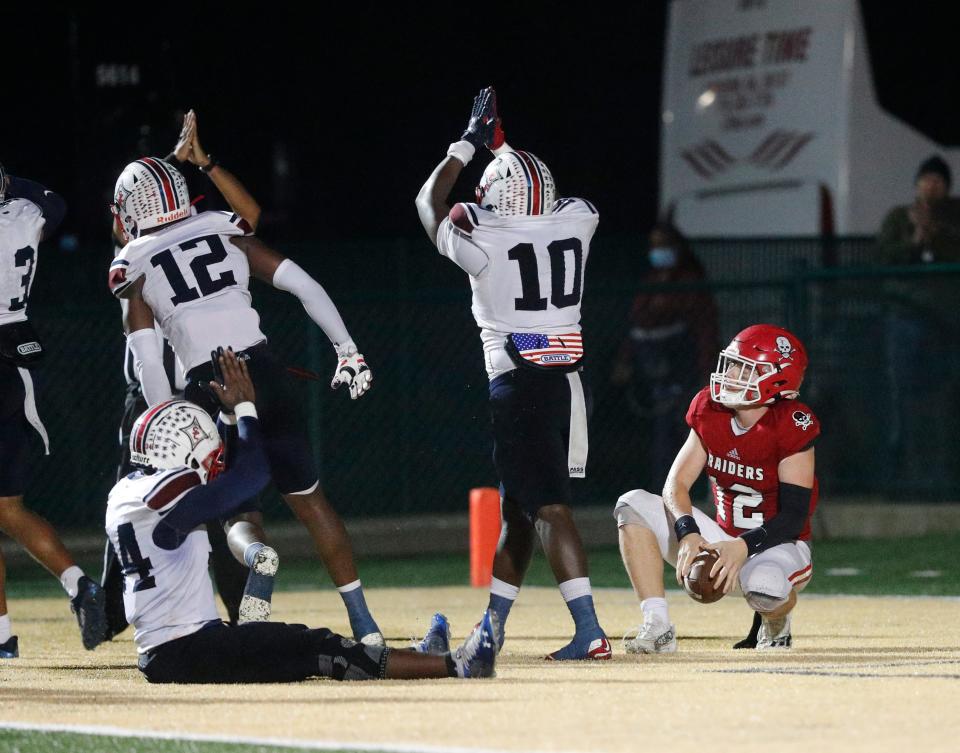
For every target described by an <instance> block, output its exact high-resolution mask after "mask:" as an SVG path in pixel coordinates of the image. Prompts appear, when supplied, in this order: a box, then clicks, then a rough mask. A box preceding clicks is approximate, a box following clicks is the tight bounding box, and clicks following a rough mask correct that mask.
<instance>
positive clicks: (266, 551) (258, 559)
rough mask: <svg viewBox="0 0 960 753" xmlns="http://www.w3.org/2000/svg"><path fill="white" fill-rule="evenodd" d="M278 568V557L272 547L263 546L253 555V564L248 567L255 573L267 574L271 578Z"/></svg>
mask: <svg viewBox="0 0 960 753" xmlns="http://www.w3.org/2000/svg"><path fill="white" fill-rule="evenodd" d="M279 568H280V557H279V555H278V554H277V550H276V549H274V548H273V547H270V546H265V547H263V548H261V549H260V550H259V551H258V552H257V553H256V554H255V555H253V564H252V565H251V566H250V569H251V570H253V572H255V573H256V574H257V575H267V576H269V577H271V578H272V577H273V576H274V575H276V574H277V570H278V569H279Z"/></svg>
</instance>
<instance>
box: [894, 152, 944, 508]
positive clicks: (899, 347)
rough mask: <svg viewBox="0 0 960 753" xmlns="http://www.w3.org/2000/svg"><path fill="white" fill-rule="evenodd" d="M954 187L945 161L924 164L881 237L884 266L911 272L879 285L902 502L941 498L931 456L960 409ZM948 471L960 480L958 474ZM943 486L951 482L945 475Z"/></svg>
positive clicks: (896, 485)
mask: <svg viewBox="0 0 960 753" xmlns="http://www.w3.org/2000/svg"><path fill="white" fill-rule="evenodd" d="M950 183H951V173H950V167H949V165H947V163H946V161H945V160H944V159H943V158H942V157H941V156H939V155H932V156H930V157H928V158H927V159H925V160H924V161H923V162H921V163H920V166H919V167H918V168H917V172H916V175H915V178H914V200H913V202H912V203H911V204H907V205H905V206H899V207H895V208H893V209H891V210H890V211H889V212H888V213H887V216H886V218H885V219H884V221H883V225H882V226H881V228H880V233H879V235H878V236H877V247H878V251H879V256H880V260H881V262H882V263H884V264H887V265H893V266H907V267H913V271H911V272H910V273H907V272H906V270H904V274H902V275H896V276H893V275H891V276H890V277H888V278H886V279H885V284H884V286H883V288H882V290H883V295H884V299H883V305H884V310H885V312H886V316H885V319H884V337H885V341H886V342H885V356H886V364H887V384H888V390H889V393H888V396H887V397H888V399H889V404H890V405H891V406H893V415H892V416H891V419H890V423H889V427H888V432H887V437H888V447H887V449H888V453H889V455H888V457H887V458H885V460H884V462H883V467H884V468H890V469H896V470H895V471H893V470H891V478H890V479H888V485H887V488H888V489H889V491H890V493H891V494H893V495H898V496H900V497H901V498H902V495H905V494H908V495H910V497H911V498H913V499H917V498H923V497H924V496H926V495H928V494H935V493H936V485H937V482H936V481H932V480H931V474H930V473H929V470H928V469H929V459H930V458H931V457H936V456H937V453H938V452H940V451H941V450H939V448H941V447H944V446H947V444H948V443H949V441H950V439H949V437H948V436H947V433H946V432H947V429H946V423H945V422H944V421H942V420H940V418H939V417H940V416H942V415H953V414H954V413H955V412H956V411H957V410H960V401H958V399H957V395H958V393H960V377H958V375H960V355H958V353H960V326H958V322H957V317H956V303H955V302H956V297H957V293H958V291H960V273H957V272H952V271H951V270H950V268H949V267H944V266H943V265H950V264H960V199H958V198H954V197H951V196H950ZM929 265H936V266H935V267H934V266H929ZM924 267H927V269H926V270H924V269H923V268H924ZM917 272H920V274H918V273H917ZM943 473H944V474H948V475H950V474H953V475H954V480H955V481H960V473H958V472H957V471H956V470H954V469H948V468H944V469H943ZM939 483H940V484H941V485H944V483H946V484H950V483H952V481H951V480H945V479H943V477H942V476H941V478H940V481H939ZM925 487H927V488H925Z"/></svg>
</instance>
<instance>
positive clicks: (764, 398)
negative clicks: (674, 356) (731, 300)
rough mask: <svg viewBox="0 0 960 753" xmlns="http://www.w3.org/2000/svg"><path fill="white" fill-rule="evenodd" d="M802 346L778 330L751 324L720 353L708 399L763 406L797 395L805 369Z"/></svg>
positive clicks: (790, 333)
mask: <svg viewBox="0 0 960 753" xmlns="http://www.w3.org/2000/svg"><path fill="white" fill-rule="evenodd" d="M807 363H808V359H807V351H806V349H805V348H804V347H803V343H801V342H800V340H799V339H798V338H797V336H796V335H794V334H793V333H792V332H789V331H787V330H785V329H783V328H782V327H775V326H773V325H771V324H755V325H753V326H752V327H747V328H746V329H745V330H743V331H742V332H740V333H739V334H737V335H736V336H735V337H734V338H733V341H732V342H731V343H730V344H729V345H728V346H727V347H726V348H724V349H723V350H721V351H720V357H719V359H718V360H717V370H716V371H714V372H713V373H712V374H711V375H710V397H711V398H712V399H713V400H714V401H715V402H718V403H720V404H721V405H728V406H747V405H767V404H770V403H773V402H774V401H776V400H792V399H794V398H796V397H797V396H798V395H799V394H800V384H801V382H803V375H804V372H806V370H807Z"/></svg>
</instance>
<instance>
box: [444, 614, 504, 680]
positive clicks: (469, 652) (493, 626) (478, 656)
mask: <svg viewBox="0 0 960 753" xmlns="http://www.w3.org/2000/svg"><path fill="white" fill-rule="evenodd" d="M499 645H500V621H499V620H498V619H497V615H496V614H495V613H494V612H493V611H491V610H489V609H488V610H487V611H486V612H484V613H483V619H482V620H480V624H479V625H477V626H476V627H475V628H474V629H473V632H472V633H471V634H470V637H469V638H467V640H466V641H465V642H464V644H463V645H462V646H460V648H458V649H457V650H456V651H454V652H453V654H452V658H453V664H454V666H455V667H456V669H457V677H463V678H479V677H496V675H497V672H496V663H497V650H498V646H499Z"/></svg>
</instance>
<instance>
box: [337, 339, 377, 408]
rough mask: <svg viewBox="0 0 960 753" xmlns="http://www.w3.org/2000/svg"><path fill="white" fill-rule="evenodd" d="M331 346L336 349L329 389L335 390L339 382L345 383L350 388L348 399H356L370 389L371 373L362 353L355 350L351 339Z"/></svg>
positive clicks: (355, 347)
mask: <svg viewBox="0 0 960 753" xmlns="http://www.w3.org/2000/svg"><path fill="white" fill-rule="evenodd" d="M333 348H334V350H336V351H337V370H336V371H335V372H334V374H333V381H332V382H330V389H333V390H335V389H337V387H339V386H340V385H341V384H345V385H347V386H348V387H349V388H350V399H351V400H356V399H357V398H358V397H360V396H361V395H362V394H363V393H365V392H366V391H367V390H369V389H370V383H371V382H373V373H372V372H371V371H370V368H369V367H368V366H367V362H366V361H364V360H363V353H358V352H357V346H356V345H354V344H353V340H347V342H345V343H334V344H333Z"/></svg>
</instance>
